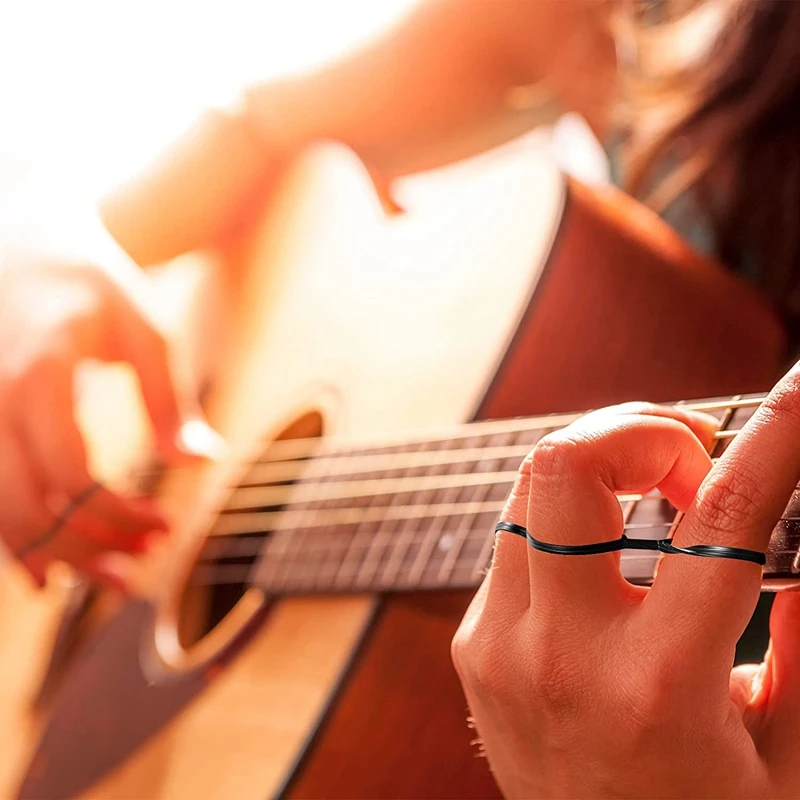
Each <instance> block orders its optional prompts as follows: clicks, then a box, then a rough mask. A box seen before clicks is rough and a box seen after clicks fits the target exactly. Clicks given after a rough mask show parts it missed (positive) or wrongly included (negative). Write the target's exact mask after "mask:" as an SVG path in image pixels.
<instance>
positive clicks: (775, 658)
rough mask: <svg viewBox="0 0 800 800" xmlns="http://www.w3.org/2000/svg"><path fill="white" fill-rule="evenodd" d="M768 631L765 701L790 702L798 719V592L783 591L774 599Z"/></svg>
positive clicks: (799, 673)
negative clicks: (767, 685) (766, 692)
mask: <svg viewBox="0 0 800 800" xmlns="http://www.w3.org/2000/svg"><path fill="white" fill-rule="evenodd" d="M769 632H770V636H771V640H770V648H769V652H768V654H767V666H768V673H769V675H770V680H769V683H770V685H769V687H768V688H769V692H770V697H769V702H770V704H772V703H775V702H780V703H781V704H784V703H787V702H791V703H793V704H795V705H796V706H797V711H798V715H799V716H800V593H798V592H784V593H782V594H779V595H778V596H777V597H776V598H775V602H774V603H773V605H772V613H771V614H770V618H769ZM765 699H766V698H765Z"/></svg>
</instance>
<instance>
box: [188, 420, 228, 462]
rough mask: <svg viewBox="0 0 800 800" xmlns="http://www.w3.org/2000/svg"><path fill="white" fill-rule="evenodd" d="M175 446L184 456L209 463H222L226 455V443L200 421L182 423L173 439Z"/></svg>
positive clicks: (204, 422) (206, 424)
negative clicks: (205, 459)
mask: <svg viewBox="0 0 800 800" xmlns="http://www.w3.org/2000/svg"><path fill="white" fill-rule="evenodd" d="M175 446H176V447H177V448H178V450H180V451H181V452H182V453H186V455H190V456H198V457H199V458H207V459H208V460H209V461H222V459H223V458H225V456H226V455H227V453H228V444H227V442H226V441H225V440H224V439H223V438H222V436H220V435H219V434H218V433H217V432H216V431H215V430H214V429H213V428H212V427H211V426H210V425H209V424H208V423H207V422H206V421H205V420H202V419H190V420H188V421H187V422H184V423H183V425H181V429H180V430H179V431H178V435H177V436H176V437H175Z"/></svg>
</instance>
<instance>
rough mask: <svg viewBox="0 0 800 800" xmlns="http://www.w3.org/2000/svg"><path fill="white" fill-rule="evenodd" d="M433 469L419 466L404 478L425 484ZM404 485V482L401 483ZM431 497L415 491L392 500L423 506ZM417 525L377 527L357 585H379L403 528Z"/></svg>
mask: <svg viewBox="0 0 800 800" xmlns="http://www.w3.org/2000/svg"><path fill="white" fill-rule="evenodd" d="M437 446H438V443H434V442H425V443H424V444H423V445H422V447H423V448H426V449H428V450H429V449H431V448H433V447H437ZM429 472H430V468H429V467H427V466H417V467H411V468H408V469H404V470H403V473H402V478H411V479H416V480H414V483H416V484H422V485H424V484H425V478H426V477H428V473H429ZM401 483H402V479H401ZM426 494H429V492H428V490H426V489H416V490H415V491H412V492H403V493H398V494H395V495H394V496H393V497H392V502H398V503H400V504H406V505H423V506H424V503H425V497H424V496H425V495H426ZM415 524H416V523H415V522H412V521H410V520H387V521H385V522H383V523H378V525H377V526H376V531H375V533H374V535H373V537H372V542H371V543H370V546H369V548H368V549H367V552H366V554H365V556H364V560H363V562H362V563H361V567H360V569H359V570H358V573H357V575H356V576H355V585H356V586H361V587H364V588H367V587H370V586H374V585H375V584H376V583H377V576H378V573H379V571H380V569H381V567H382V566H383V564H384V562H387V561H389V560H390V559H391V556H392V552H393V551H394V549H395V547H396V537H397V536H398V535H399V534H400V532H401V530H402V528H404V527H413V526H414V525H415Z"/></svg>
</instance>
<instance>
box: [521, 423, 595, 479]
mask: <svg viewBox="0 0 800 800" xmlns="http://www.w3.org/2000/svg"><path fill="white" fill-rule="evenodd" d="M593 467H594V461H593V458H592V454H591V453H590V451H589V448H588V447H586V442H585V441H584V440H583V439H581V438H576V437H575V436H574V435H570V434H568V433H567V432H566V431H557V432H555V433H551V434H548V435H547V436H545V437H544V438H542V439H541V440H540V441H539V442H538V443H537V444H536V446H535V447H534V448H533V450H532V451H531V455H530V472H531V474H532V475H534V474H535V475H539V476H543V477H550V478H564V479H570V478H574V477H576V476H578V475H583V474H585V473H586V472H589V471H591V470H592V469H593Z"/></svg>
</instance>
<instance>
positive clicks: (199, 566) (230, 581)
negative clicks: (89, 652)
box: [178, 411, 323, 648]
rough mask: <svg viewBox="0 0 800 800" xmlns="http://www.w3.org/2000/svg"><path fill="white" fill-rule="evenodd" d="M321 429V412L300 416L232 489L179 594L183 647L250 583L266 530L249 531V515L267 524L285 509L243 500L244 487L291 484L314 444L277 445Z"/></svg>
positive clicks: (207, 629)
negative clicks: (265, 520)
mask: <svg viewBox="0 0 800 800" xmlns="http://www.w3.org/2000/svg"><path fill="white" fill-rule="evenodd" d="M322 433H323V419H322V415H321V414H320V413H319V412H316V411H315V412H311V413H308V414H305V415H304V416H303V417H301V418H299V419H298V420H296V421H295V422H293V423H292V424H291V425H290V426H289V427H287V428H286V429H285V430H284V431H282V432H281V433H280V435H279V436H277V437H275V438H274V439H273V440H271V442H270V443H269V444H268V445H267V446H266V447H265V449H264V451H263V452H262V453H261V454H260V455H259V456H257V457H256V458H255V460H253V461H252V462H251V464H250V466H249V468H248V469H247V471H246V472H245V473H244V475H243V476H242V478H241V480H240V481H239V483H238V484H237V485H236V486H234V487H232V489H231V495H230V498H229V501H228V503H227V504H226V505H225V506H224V507H223V508H222V510H221V512H220V515H219V517H218V519H217V523H216V525H215V526H214V527H213V528H212V530H211V534H210V535H209V536H208V537H207V538H206V540H205V541H204V543H203V546H202V548H201V550H200V553H199V556H198V558H197V561H196V562H195V564H194V567H193V569H192V571H191V573H190V575H189V579H188V581H187V584H186V588H185V590H184V593H183V597H182V600H181V604H180V610H179V615H178V637H179V640H180V643H181V645H182V646H183V647H185V648H188V647H191V646H192V645H194V644H196V643H197V642H198V641H200V640H201V639H202V638H203V637H205V636H206V635H207V634H209V633H210V632H211V631H212V630H213V629H214V628H215V627H216V626H217V625H219V624H220V622H222V620H223V619H225V617H226V616H227V615H228V614H229V613H230V611H231V610H232V609H233V608H234V606H235V605H236V604H237V603H238V602H239V600H240V599H241V597H242V596H243V595H244V594H245V592H246V591H247V590H248V589H249V588H250V587H251V586H252V585H253V580H252V578H253V574H254V571H255V570H256V568H257V567H258V565H259V564H260V562H261V559H262V552H263V548H264V546H265V544H266V542H267V540H268V537H269V536H270V533H271V530H270V527H269V525H266V524H265V525H264V526H263V527H260V528H259V529H258V530H251V529H250V528H251V527H252V522H251V520H252V519H253V516H252V515H260V514H264V515H266V519H267V520H268V521H270V522H272V521H274V519H275V515H277V514H279V513H280V512H281V511H282V510H283V508H284V505H283V503H280V502H278V503H276V502H266V501H261V502H259V501H255V502H252V503H251V502H249V501H246V502H244V503H243V502H242V500H241V498H242V496H243V492H244V490H246V491H247V492H249V493H250V494H249V495H245V496H248V497H250V496H252V497H256V498H257V497H258V495H259V494H263V495H264V496H269V494H270V492H271V491H272V490H273V489H278V490H279V489H280V488H282V487H290V486H292V485H293V484H294V483H296V482H297V479H298V478H299V477H300V473H301V472H302V465H303V462H305V461H308V460H309V459H310V458H311V457H312V450H313V445H310V446H309V447H308V448H304V447H303V446H302V444H301V443H299V442H298V445H299V447H298V448H289V450H288V451H287V449H286V447H285V446H282V445H281V443H282V442H286V441H289V440H300V439H318V438H319V437H321V436H322ZM306 451H307V452H306ZM270 475H274V476H275V477H270ZM262 489H263V490H264V491H263V492H260V491H259V490H262ZM240 518H241V519H242V520H244V519H245V518H249V519H248V524H243V525H242V527H243V528H246V529H245V530H242V531H241V532H240V531H237V530H236V526H237V522H238V520H239V519H240ZM217 529H220V531H219V532H217ZM223 531H224V532H223Z"/></svg>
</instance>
